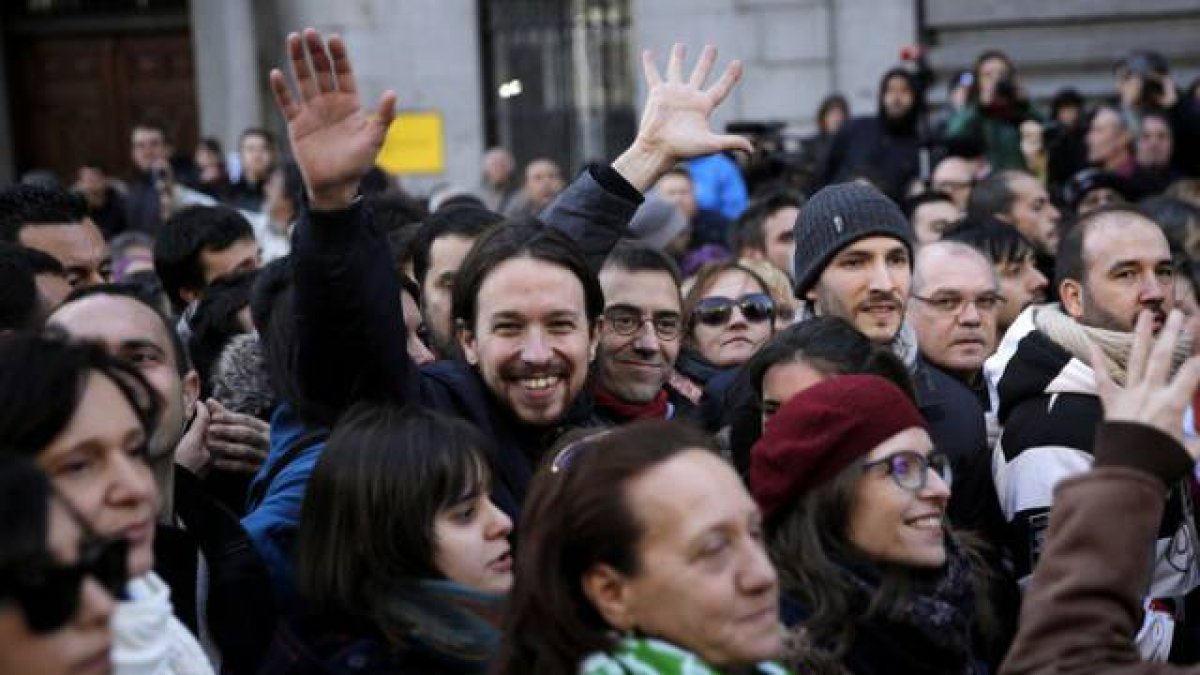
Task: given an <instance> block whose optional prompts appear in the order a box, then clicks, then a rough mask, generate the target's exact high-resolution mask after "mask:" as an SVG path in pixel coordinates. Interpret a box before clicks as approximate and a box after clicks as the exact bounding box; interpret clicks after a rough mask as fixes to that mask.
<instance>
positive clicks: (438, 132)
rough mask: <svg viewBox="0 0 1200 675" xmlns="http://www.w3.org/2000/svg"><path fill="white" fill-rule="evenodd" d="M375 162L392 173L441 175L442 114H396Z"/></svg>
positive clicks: (443, 154)
mask: <svg viewBox="0 0 1200 675" xmlns="http://www.w3.org/2000/svg"><path fill="white" fill-rule="evenodd" d="M375 163H376V164H378V165H379V166H380V168H382V169H384V170H385V171H387V172H389V173H394V174H402V175H403V174H440V173H443V172H444V171H445V170H446V140H445V136H444V133H443V127H442V115H441V113H438V112H398V113H396V118H395V119H393V120H392V124H391V126H390V127H388V132H387V137H386V138H385V139H384V141H383V149H382V150H380V151H379V156H378V157H377V158H376V159H375Z"/></svg>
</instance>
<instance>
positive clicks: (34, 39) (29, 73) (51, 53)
mask: <svg viewBox="0 0 1200 675" xmlns="http://www.w3.org/2000/svg"><path fill="white" fill-rule="evenodd" d="M12 44H13V49H12V50H11V51H10V53H9V63H10V64H13V67H12V72H13V74H14V82H13V87H12V89H11V90H10V93H11V105H10V107H11V109H12V111H13V126H14V137H15V141H16V146H17V165H18V170H19V171H21V172H24V171H28V170H30V169H34V168H39V169H50V170H51V171H54V172H55V173H56V174H58V175H59V177H60V178H61V179H62V180H63V181H64V182H65V183H67V184H70V183H71V182H73V181H74V177H75V170H76V169H77V167H78V166H79V164H80V162H83V161H98V162H100V163H102V164H103V165H104V166H105V167H107V168H108V171H109V172H111V173H115V174H117V175H127V174H128V173H129V172H130V171H131V168H132V165H131V163H130V158H129V131H130V128H131V126H132V125H133V123H134V122H135V121H137V120H140V119H154V120H157V121H159V122H161V123H162V124H164V125H165V126H166V127H167V130H168V134H169V136H170V138H171V140H172V141H173V142H174V143H175V147H176V148H178V149H180V150H182V151H185V152H190V151H191V149H192V148H194V147H195V145H196V138H197V130H196V128H197V122H196V95H195V82H194V77H195V76H194V69H193V67H192V47H191V39H190V38H189V36H188V34H187V33H186V32H183V31H177V32H171V33H166V34H155V35H120V36H71V37H66V36H64V37H57V36H53V37H43V36H28V37H21V38H19V39H17V40H15V41H14V42H13V43H12Z"/></svg>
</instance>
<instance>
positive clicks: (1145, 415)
mask: <svg viewBox="0 0 1200 675" xmlns="http://www.w3.org/2000/svg"><path fill="white" fill-rule="evenodd" d="M1153 323H1154V322H1153V319H1152V315H1151V314H1150V312H1142V313H1141V315H1139V316H1138V320H1137V328H1136V329H1135V331H1134V339H1133V349H1132V350H1131V351H1130V354H1129V364H1128V366H1127V367H1126V382H1125V387H1124V388H1121V387H1118V386H1117V385H1116V383H1114V382H1113V380H1112V377H1111V376H1110V375H1109V373H1108V370H1107V369H1106V367H1105V365H1104V362H1105V359H1104V355H1103V353H1102V352H1101V351H1100V349H1099V348H1098V347H1096V346H1094V345H1093V346H1092V368H1093V369H1094V370H1095V372H1096V388H1097V390H1098V391H1099V394H1100V400H1101V401H1103V403H1104V419H1106V420H1108V421H1124V422H1138V423H1141V424H1147V425H1149V426H1152V427H1154V428H1156V429H1158V430H1159V431H1162V432H1163V433H1166V434H1169V435H1170V436H1171V437H1172V438H1174V439H1175V440H1177V441H1179V442H1180V443H1182V444H1183V446H1184V447H1185V448H1186V449H1187V451H1188V454H1190V455H1191V456H1192V458H1193V459H1197V458H1200V440H1197V439H1194V438H1192V439H1186V438H1184V436H1183V413H1184V411H1185V410H1187V407H1188V406H1189V405H1191V403H1192V399H1193V396H1194V395H1195V393H1196V388H1197V387H1198V386H1200V356H1192V357H1191V358H1189V359H1188V360H1187V361H1185V362H1184V363H1183V365H1182V366H1181V367H1180V368H1179V371H1178V372H1177V373H1175V377H1173V378H1172V377H1170V370H1171V357H1172V354H1173V353H1174V350H1175V344H1176V343H1177V342H1178V340H1179V334H1180V327H1181V326H1182V325H1183V314H1182V313H1180V312H1178V311H1173V312H1171V315H1170V316H1169V317H1168V318H1167V323H1166V325H1164V326H1163V329H1162V331H1161V332H1160V333H1159V335H1158V338H1157V339H1155V338H1154V336H1153V332H1152V331H1153ZM1186 332H1187V334H1189V335H1192V336H1194V335H1195V334H1196V325H1195V323H1193V324H1192V325H1190V326H1189V327H1188V330H1187V331H1186Z"/></svg>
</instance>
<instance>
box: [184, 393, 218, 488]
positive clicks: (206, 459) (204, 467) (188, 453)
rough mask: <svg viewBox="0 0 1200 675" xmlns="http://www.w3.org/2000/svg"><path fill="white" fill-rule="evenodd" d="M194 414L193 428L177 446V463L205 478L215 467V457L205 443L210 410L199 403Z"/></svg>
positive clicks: (191, 427) (194, 407)
mask: <svg viewBox="0 0 1200 675" xmlns="http://www.w3.org/2000/svg"><path fill="white" fill-rule="evenodd" d="M192 414H193V417H192V424H191V426H189V427H188V430H187V433H186V434H184V435H183V438H182V439H180V441H179V445H177V446H175V463H176V464H179V465H180V466H182V467H184V468H185V469H187V470H188V471H191V472H192V473H194V474H196V475H197V476H201V477H203V476H205V475H207V474H208V471H209V469H211V468H212V465H213V456H212V454H211V453H210V452H209V451H208V445H207V444H206V443H205V438H206V437H207V435H208V424H209V413H208V408H207V407H205V405H204V404H203V403H201V402H200V401H197V402H196V403H195V405H194V406H193V408H192Z"/></svg>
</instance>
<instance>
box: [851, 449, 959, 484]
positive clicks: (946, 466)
mask: <svg viewBox="0 0 1200 675" xmlns="http://www.w3.org/2000/svg"><path fill="white" fill-rule="evenodd" d="M880 465H882V466H884V467H886V471H887V473H888V475H890V476H891V477H892V480H893V481H895V482H896V485H899V486H900V487H901V488H903V489H905V490H908V491H910V492H920V491H921V490H924V489H925V484H926V483H928V482H929V470H930V469H933V470H934V471H935V472H936V473H937V475H938V477H939V478H941V479H942V482H944V483H945V484H946V486H947V487H949V486H950V485H952V484H953V483H954V470H953V469H952V468H951V467H950V460H949V459H948V458H947V457H946V456H945V455H943V454H940V453H935V454H932V455H928V456H926V455H922V454H921V453H919V452H916V451H913V450H903V451H901V452H897V453H893V454H891V455H888V456H887V457H884V458H883V459H881V460H879V461H876V462H867V463H865V464H863V465H862V468H863V471H867V470H868V469H870V468H871V467H873V466H880Z"/></svg>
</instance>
